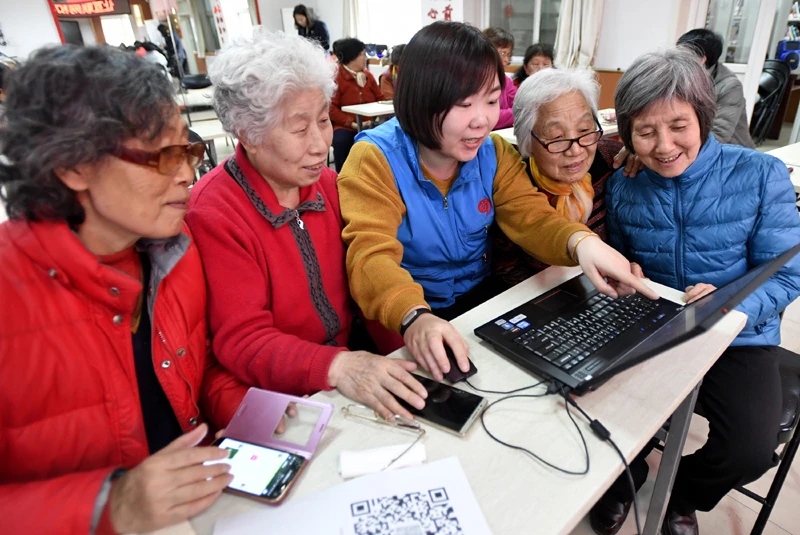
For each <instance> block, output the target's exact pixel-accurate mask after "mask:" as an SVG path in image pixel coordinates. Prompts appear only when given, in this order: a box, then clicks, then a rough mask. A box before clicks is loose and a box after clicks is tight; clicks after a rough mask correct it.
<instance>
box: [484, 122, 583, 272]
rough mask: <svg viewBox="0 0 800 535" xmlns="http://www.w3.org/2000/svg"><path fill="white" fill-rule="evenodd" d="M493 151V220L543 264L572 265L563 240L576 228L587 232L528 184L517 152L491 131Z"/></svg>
mask: <svg viewBox="0 0 800 535" xmlns="http://www.w3.org/2000/svg"><path fill="white" fill-rule="evenodd" d="M492 141H494V147H495V150H496V152H497V174H496V175H495V179H494V191H493V194H492V196H493V198H494V209H495V219H496V220H497V224H498V225H500V228H501V229H502V231H503V232H504V233H505V234H506V236H508V237H509V239H510V240H511V241H513V242H514V243H516V244H517V245H519V246H520V247H522V248H523V249H525V252H527V253H528V254H529V255H531V256H533V257H534V258H536V259H537V260H539V261H541V262H544V263H546V264H550V265H555V266H574V265H575V261H573V260H572V258H570V257H569V252H568V250H567V242H568V241H569V237H570V236H572V235H573V234H574V233H576V232H579V231H582V230H584V231H587V232H590V231H589V229H588V228H587V227H586V226H585V225H583V224H581V223H575V222H572V221H569V220H568V219H567V218H565V217H564V216H562V215H561V214H559V213H558V212H556V211H555V210H554V209H553V207H552V206H550V203H548V202H547V197H546V196H545V195H544V194H543V193H540V192H539V191H538V190H537V189H536V188H535V187H534V186H533V184H531V181H530V178H528V174H527V172H526V171H525V164H524V163H523V161H522V158H521V157H520V155H519V153H518V152H517V151H516V149H514V147H513V146H512V145H511V144H510V143H509V142H508V141H506V140H504V139H503V138H501V137H500V136H498V135H496V134H492Z"/></svg>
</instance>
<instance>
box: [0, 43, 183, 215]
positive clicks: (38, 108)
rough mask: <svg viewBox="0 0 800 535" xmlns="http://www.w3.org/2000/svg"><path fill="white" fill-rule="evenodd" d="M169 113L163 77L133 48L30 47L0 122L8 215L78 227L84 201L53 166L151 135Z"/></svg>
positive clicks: (171, 101) (1, 177)
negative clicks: (62, 179) (80, 201)
mask: <svg viewBox="0 0 800 535" xmlns="http://www.w3.org/2000/svg"><path fill="white" fill-rule="evenodd" d="M176 113H178V106H177V104H176V102H175V97H174V91H173V89H172V86H171V84H170V83H169V81H167V79H166V77H165V76H164V75H163V74H161V72H160V71H159V70H158V68H157V67H156V66H155V65H154V64H153V63H150V62H148V61H145V60H144V59H142V58H140V57H138V56H136V54H132V53H130V52H123V51H121V50H119V49H117V48H114V47H110V46H75V45H62V46H58V47H47V48H42V49H39V50H37V51H35V52H34V53H33V54H31V56H30V58H29V59H28V61H27V62H26V63H25V64H23V65H22V66H21V67H20V68H18V69H17V70H16V71H14V76H12V77H11V84H10V86H9V88H8V96H7V98H6V110H5V118H4V121H3V124H2V125H0V154H2V155H3V157H2V158H1V159H0V187H1V188H0V197H1V198H2V199H3V200H5V202H6V210H7V211H8V216H9V217H10V218H12V219H26V220H29V221H37V220H42V219H46V220H54V221H66V222H67V223H69V224H70V225H71V226H73V228H74V227H77V226H78V225H80V224H81V223H83V221H84V218H85V213H84V210H83V207H82V206H81V205H80V203H79V202H78V200H77V199H76V197H75V193H74V192H73V191H72V190H70V189H69V188H68V187H67V186H66V185H65V184H64V183H63V182H62V181H61V179H59V178H58V176H57V175H56V170H58V169H74V168H75V167H76V166H78V165H81V164H91V163H94V162H98V161H100V160H101V159H103V158H105V157H107V156H109V155H111V154H113V153H114V152H116V150H117V149H118V148H119V147H120V145H121V144H122V143H123V142H124V141H127V140H129V139H132V138H139V139H143V140H145V141H153V140H155V139H157V138H158V136H159V135H161V134H162V132H163V131H164V129H165V128H166V127H167V125H168V124H169V121H170V120H172V118H173V117H174V115H175V114H176ZM3 188H4V189H5V193H3Z"/></svg>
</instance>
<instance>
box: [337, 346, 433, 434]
mask: <svg viewBox="0 0 800 535" xmlns="http://www.w3.org/2000/svg"><path fill="white" fill-rule="evenodd" d="M416 369H417V365H416V364H414V363H413V362H408V361H405V360H399V359H390V358H387V357H381V356H380V355H373V354H372V353H367V352H366V351H342V352H341V353H339V354H338V355H336V357H335V358H334V359H333V362H332V363H331V366H330V369H329V371H328V384H329V385H330V386H332V387H333V388H336V389H337V390H339V392H341V393H342V394H344V395H345V396H346V397H348V398H350V399H352V400H353V401H357V402H358V403H362V404H364V405H366V406H367V407H369V408H371V409H372V410H374V411H376V412H377V413H378V414H380V415H381V417H382V418H384V419H386V420H388V419H390V418H392V417H393V416H394V415H395V414H399V415H401V416H404V417H406V418H409V419H411V418H413V416H412V414H411V413H410V412H408V411H407V410H406V409H405V408H404V407H403V406H402V405H400V403H398V401H397V400H396V399H395V398H394V396H397V397H399V398H400V399H402V400H404V401H405V402H406V403H408V404H409V405H411V406H412V407H416V408H417V409H422V408H423V407H425V398H427V397H428V392H427V391H426V390H425V387H424V386H422V385H421V384H420V382H419V381H417V380H416V379H414V377H413V376H412V375H411V373H410V372H413V371H414V370H416ZM392 394H394V395H392Z"/></svg>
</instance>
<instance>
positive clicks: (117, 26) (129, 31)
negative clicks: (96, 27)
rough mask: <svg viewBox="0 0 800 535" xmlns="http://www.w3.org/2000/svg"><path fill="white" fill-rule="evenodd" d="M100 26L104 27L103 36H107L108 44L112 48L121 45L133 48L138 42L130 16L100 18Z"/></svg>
mask: <svg viewBox="0 0 800 535" xmlns="http://www.w3.org/2000/svg"><path fill="white" fill-rule="evenodd" d="M100 25H101V26H102V27H103V36H105V39H106V43H108V44H109V45H111V46H119V45H120V44H126V45H128V46H133V43H134V42H135V41H136V36H135V35H134V34H133V25H132V24H131V17H130V15H113V16H109V17H100Z"/></svg>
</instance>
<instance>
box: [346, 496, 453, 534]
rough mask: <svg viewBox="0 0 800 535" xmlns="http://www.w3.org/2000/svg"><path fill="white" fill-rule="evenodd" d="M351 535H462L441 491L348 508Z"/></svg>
mask: <svg viewBox="0 0 800 535" xmlns="http://www.w3.org/2000/svg"><path fill="white" fill-rule="evenodd" d="M350 514H351V515H352V516H353V520H354V524H353V528H354V529H353V532H354V533H355V535H462V534H463V533H464V531H463V530H462V529H461V526H460V524H459V522H458V518H457V517H456V514H455V511H454V510H453V506H452V505H450V498H449V497H448V495H447V490H445V489H444V488H438V489H432V490H429V491H428V492H411V493H409V494H405V495H403V496H387V497H385V498H374V499H371V500H366V501H363V502H356V503H354V504H352V505H350Z"/></svg>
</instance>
